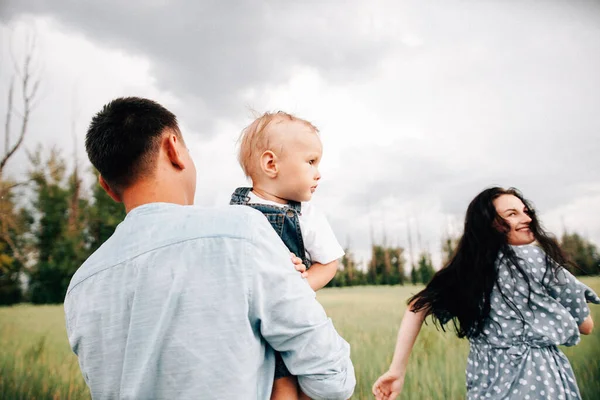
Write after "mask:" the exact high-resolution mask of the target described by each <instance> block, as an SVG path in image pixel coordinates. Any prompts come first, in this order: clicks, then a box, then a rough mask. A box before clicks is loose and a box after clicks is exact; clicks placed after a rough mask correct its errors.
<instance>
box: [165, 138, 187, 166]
mask: <svg viewBox="0 0 600 400" xmlns="http://www.w3.org/2000/svg"><path fill="white" fill-rule="evenodd" d="M163 146H164V148H165V152H166V154H167V157H168V158H169V161H171V164H173V166H174V167H175V168H179V169H181V170H183V169H185V167H186V165H185V162H184V160H183V157H182V154H181V150H182V149H183V148H184V147H185V146H184V144H183V142H182V140H181V138H180V137H178V136H177V135H176V134H175V133H171V132H169V135H168V136H167V137H166V138H165V139H163Z"/></svg>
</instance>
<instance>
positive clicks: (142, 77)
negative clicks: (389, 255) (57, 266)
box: [0, 0, 600, 261]
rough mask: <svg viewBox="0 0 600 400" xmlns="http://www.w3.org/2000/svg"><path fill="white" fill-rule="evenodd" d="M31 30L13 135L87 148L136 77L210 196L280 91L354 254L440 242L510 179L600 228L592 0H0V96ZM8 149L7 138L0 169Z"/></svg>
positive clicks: (132, 91)
mask: <svg viewBox="0 0 600 400" xmlns="http://www.w3.org/2000/svg"><path fill="white" fill-rule="evenodd" d="M32 34H35V36H36V37H37V44H38V46H37V50H38V52H37V64H36V66H38V67H39V71H40V76H41V78H42V86H41V89H40V90H41V95H42V96H41V98H40V103H39V105H38V107H37V108H36V109H35V112H34V114H33V115H32V120H31V125H30V130H29V134H28V136H27V138H26V142H25V145H26V147H27V148H28V149H33V148H35V147H36V145H37V144H42V145H44V146H45V147H50V146H57V147H59V148H61V149H63V153H64V154H66V155H68V154H72V152H73V151H74V150H75V151H76V152H77V154H78V157H79V160H80V164H81V165H82V166H83V165H87V163H88V162H87V159H86V156H85V151H84V148H83V141H84V137H85V130H86V128H87V124H88V123H89V121H90V118H91V117H92V115H93V114H94V113H95V112H97V111H98V110H99V109H100V107H101V106H102V105H103V104H105V103H106V102H108V101H109V100H111V99H113V98H115V97H118V96H130V95H136V96H145V97H149V98H152V99H155V100H157V101H159V102H160V103H162V104H164V105H165V106H166V107H167V108H169V109H171V110H172V111H173V112H175V113H176V114H177V115H178V116H179V119H180V122H181V125H182V128H183V131H184V135H185V137H186V140H187V142H189V145H190V148H191V151H192V155H193V157H194V159H195V161H196V164H197V169H198V189H197V193H196V202H197V204H200V205H207V206H212V205H218V204H226V203H227V202H228V200H229V196H230V193H231V192H232V191H233V189H234V188H235V187H237V186H241V185H244V184H246V181H245V179H244V177H243V174H242V173H241V170H240V168H239V166H238V164H237V162H236V158H235V154H236V140H237V137H238V136H239V133H240V131H241V129H242V128H243V127H244V126H246V125H248V124H249V123H250V122H251V119H252V116H253V113H254V112H263V111H266V110H279V109H282V110H285V111H288V112H291V113H294V114H296V115H298V116H300V117H302V118H305V119H308V120H309V121H311V122H313V123H314V124H315V125H316V126H318V127H319V128H320V130H321V136H322V140H323V143H324V159H323V162H322V168H321V172H322V175H323V178H322V181H321V185H320V186H319V189H318V192H317V193H316V194H315V197H314V200H313V201H314V202H315V203H316V204H317V205H318V206H319V207H320V208H321V209H322V210H323V211H324V212H325V213H326V214H327V216H328V218H329V220H330V222H331V224H332V226H333V228H334V231H335V232H336V234H337V235H338V238H339V240H340V242H341V243H342V244H343V245H350V246H351V248H352V249H353V251H354V252H355V253H356V254H358V256H359V257H360V258H367V257H368V255H369V246H370V243H371V238H374V240H375V241H378V242H381V241H383V240H384V238H385V240H386V241H387V243H388V244H398V245H401V246H407V243H408V241H407V231H408V227H410V229H411V230H412V232H413V234H412V236H413V252H414V253H417V252H418V251H419V250H420V249H421V250H429V251H431V252H433V253H434V259H435V260H436V261H438V260H439V247H440V238H441V236H442V235H443V234H444V233H445V232H448V231H450V232H451V233H452V232H459V231H460V227H461V224H462V218H463V215H464V211H465V210H466V207H467V205H468V203H469V201H470V200H471V199H472V198H473V197H474V196H475V195H476V194H477V193H479V192H480V191H481V190H482V189H484V188H486V187H488V186H491V185H500V186H516V187H518V188H519V189H521V190H522V191H523V193H524V194H525V196H526V197H528V198H530V199H531V200H533V202H534V204H535V205H536V208H537V209H538V212H539V213H540V215H541V218H542V221H543V222H544V224H545V225H546V227H547V228H548V229H549V230H551V231H553V232H554V233H556V234H558V235H560V234H561V233H562V230H563V226H566V227H567V228H568V229H570V230H576V231H579V232H580V233H582V234H584V235H586V236H587V237H588V238H590V239H591V240H593V241H595V242H596V243H598V244H600V72H599V71H600V3H599V2H597V1H595V2H594V1H576V0H568V1H567V0H565V1H544V2H538V1H526V0H523V1H499V0H498V1H464V0H463V1H450V0H448V1H443V2H442V1H428V2H425V1H404V2H398V1H395V0H390V1H387V0H374V1H366V0H363V1H358V0H352V1H344V2H342V1H305V2H297V1H289V0H288V1H283V0H282V1H254V2H251V1H239V0H238V1H229V2H220V1H206V0H203V1H192V0H172V1H166V0H147V1H127V2H123V1H117V0H106V1H102V2H92V1H77V0H52V1H50V0H46V1H43V0H2V1H0V40H1V42H0V44H1V46H2V47H1V50H0V51H1V53H0V110H6V95H5V94H2V93H6V92H7V88H8V82H9V78H10V76H11V74H12V73H13V65H12V62H11V61H10V60H11V57H10V56H9V55H10V54H11V52H12V53H13V54H14V56H15V58H16V59H19V57H22V56H23V49H24V47H25V46H24V43H25V39H26V37H27V36H28V35H32ZM11 49H12V50H11ZM4 113H5V111H2V112H1V113H0V114H1V115H4ZM2 122H3V121H2ZM74 139H75V140H74ZM74 147H75V149H74ZM26 169H27V159H26V156H25V153H24V151H21V152H20V153H19V154H18V156H17V157H16V158H15V159H14V160H13V161H12V164H11V165H10V166H9V170H10V171H11V173H12V174H14V175H19V174H23V173H25V171H26Z"/></svg>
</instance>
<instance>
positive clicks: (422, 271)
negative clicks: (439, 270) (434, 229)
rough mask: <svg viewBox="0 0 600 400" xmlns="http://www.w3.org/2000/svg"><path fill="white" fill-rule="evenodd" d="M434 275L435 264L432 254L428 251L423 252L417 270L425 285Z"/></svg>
mask: <svg viewBox="0 0 600 400" xmlns="http://www.w3.org/2000/svg"><path fill="white" fill-rule="evenodd" d="M433 275H435V269H433V264H432V263H431V256H430V255H429V254H428V253H426V252H424V253H421V256H420V257H419V267H418V271H417V276H418V278H419V280H420V282H421V283H423V284H424V285H426V284H428V283H429V281H430V280H431V278H433Z"/></svg>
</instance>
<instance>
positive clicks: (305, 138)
mask: <svg viewBox="0 0 600 400" xmlns="http://www.w3.org/2000/svg"><path fill="white" fill-rule="evenodd" d="M318 132H319V131H318V129H317V128H316V127H315V126H314V125H312V124H311V123H310V122H308V121H305V120H303V119H300V118H296V117H294V116H293V115H290V114H288V113H284V112H282V111H279V112H276V113H265V114H263V115H262V116H260V117H259V118H257V119H256V120H254V122H252V123H251V124H250V125H249V126H248V127H247V128H246V129H244V131H243V132H242V136H241V138H240V153H239V162H240V165H241V166H242V169H243V170H244V173H245V174H246V176H247V177H249V178H250V179H251V180H252V184H253V187H254V189H255V191H256V190H259V191H262V192H263V193H265V192H266V193H265V194H269V195H271V196H274V197H276V198H279V199H282V200H294V201H308V200H310V198H311V197H312V193H313V192H314V191H315V189H316V187H317V182H318V180H319V179H320V178H321V175H320V173H319V170H318V166H319V162H320V161H321V156H322V152H323V147H322V144H321V140H320V139H319V135H318Z"/></svg>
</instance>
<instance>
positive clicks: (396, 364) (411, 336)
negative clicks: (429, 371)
mask: <svg viewBox="0 0 600 400" xmlns="http://www.w3.org/2000/svg"><path fill="white" fill-rule="evenodd" d="M426 316H427V311H426V310H421V311H419V312H416V313H415V312H413V311H412V304H411V305H409V306H408V309H407V310H406V312H405V313H404V317H403V318H402V322H401V323H400V329H399V330H398V338H397V339H396V349H395V350H394V357H393V358H392V363H391V364H390V368H389V370H388V371H387V372H386V373H385V374H383V375H382V376H381V377H380V378H379V379H377V381H376V382H375V384H374V385H373V394H374V395H375V397H376V398H377V399H378V400H384V399H385V400H393V399H395V398H396V397H397V396H398V395H399V394H400V392H401V391H402V386H403V385H404V375H405V373H406V366H407V364H408V359H409V357H410V353H411V352H412V349H413V346H414V345H415V341H416V340H417V336H418V335H419V332H420V331H421V326H422V325H423V321H424V320H425V317H426Z"/></svg>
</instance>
